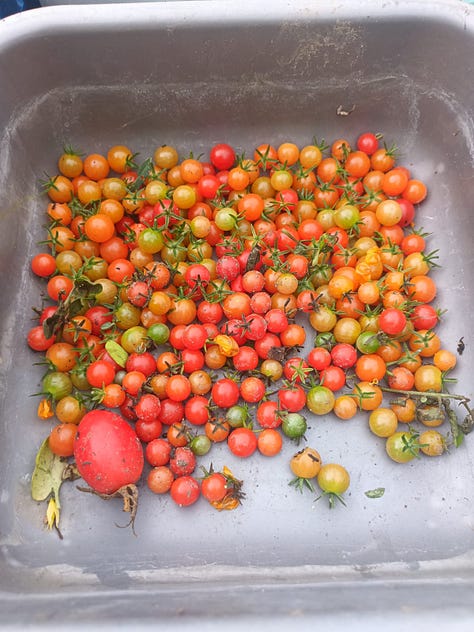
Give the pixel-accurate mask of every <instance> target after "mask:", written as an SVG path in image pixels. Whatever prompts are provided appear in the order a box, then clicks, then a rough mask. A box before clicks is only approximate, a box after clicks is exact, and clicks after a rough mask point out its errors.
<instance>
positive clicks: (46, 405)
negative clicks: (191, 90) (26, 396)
mask: <svg viewBox="0 0 474 632" xmlns="http://www.w3.org/2000/svg"><path fill="white" fill-rule="evenodd" d="M53 415H54V413H53V409H52V407H51V404H50V402H49V400H47V399H42V400H41V401H40V403H39V405H38V417H39V418H40V419H49V417H52V416H53Z"/></svg>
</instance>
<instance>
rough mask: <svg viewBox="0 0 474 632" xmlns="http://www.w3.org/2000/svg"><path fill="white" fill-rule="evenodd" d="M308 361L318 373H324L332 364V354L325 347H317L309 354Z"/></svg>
mask: <svg viewBox="0 0 474 632" xmlns="http://www.w3.org/2000/svg"><path fill="white" fill-rule="evenodd" d="M307 361H308V364H309V366H312V367H313V369H316V371H322V370H323V369H325V368H326V367H328V366H329V365H330V364H331V354H330V353H329V351H328V350H327V349H325V348H324V347H315V348H314V349H311V351H310V352H309V353H308V357H307Z"/></svg>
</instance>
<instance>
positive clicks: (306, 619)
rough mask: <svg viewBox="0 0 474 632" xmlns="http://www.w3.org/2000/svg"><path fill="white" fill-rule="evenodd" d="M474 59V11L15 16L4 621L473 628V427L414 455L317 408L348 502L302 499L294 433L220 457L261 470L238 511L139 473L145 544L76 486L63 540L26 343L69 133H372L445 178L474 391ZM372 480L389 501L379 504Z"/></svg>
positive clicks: (103, 140)
mask: <svg viewBox="0 0 474 632" xmlns="http://www.w3.org/2000/svg"><path fill="white" fill-rule="evenodd" d="M473 60H474V13H473V11H472V9H471V8H470V7H468V6H467V5H465V4H463V3H460V2H454V1H444V2H430V3H420V2H407V1H405V2H403V1H402V2H385V3H383V5H382V4H380V5H378V3H371V2H340V3H337V4H335V3H333V2H318V3H314V2H291V3H289V2H283V1H279V0H273V1H272V2H247V1H241V2H239V3H235V2H176V3H173V2H168V3H157V4H142V5H140V4H130V5H117V6H114V7H113V10H111V8H110V6H84V7H57V8H56V7H55V8H44V9H39V10H37V11H31V12H28V13H27V14H23V15H17V16H13V17H11V18H8V19H7V20H5V21H3V22H2V23H0V209H1V214H0V223H1V228H0V271H1V278H0V282H1V297H2V298H1V301H0V311H1V317H0V323H1V346H0V353H1V358H0V359H1V362H0V380H1V381H0V384H1V389H0V390H1V402H0V415H1V424H0V485H1V489H0V502H1V511H0V538H1V539H0V555H1V557H0V591H1V592H0V621H1V622H3V623H4V624H5V625H7V624H11V625H18V626H21V627H24V626H25V625H26V624H34V625H36V626H38V627H42V626H45V627H46V626H48V627H49V626H50V624H51V623H53V624H54V625H55V626H59V625H60V624H63V625H65V626H72V625H73V624H75V623H82V624H86V625H92V624H94V625H96V626H99V625H100V626H101V627H106V626H107V625H110V626H111V627H114V626H115V627H116V626H117V625H118V624H128V625H131V624H132V622H133V624H134V626H135V627H138V625H139V624H140V625H148V624H149V625H154V626H155V627H156V626H157V625H159V624H162V625H163V626H164V627H166V628H167V629H169V628H170V627H171V626H172V625H175V626H177V627H183V628H187V627H188V626H191V625H193V626H194V625H197V626H198V629H202V630H204V629H210V628H214V627H216V629H217V626H218V625H219V626H220V627H221V626H222V625H224V624H225V625H226V626H227V628H228V629H238V628H242V627H243V626H244V625H252V623H253V624H255V622H256V621H258V622H259V624H260V626H261V629H264V628H266V627H267V626H268V627H270V626H272V627H273V628H274V629H275V628H281V629H283V626H284V625H285V626H288V625H291V627H292V629H294V627H296V626H297V625H298V626H301V625H305V624H308V625H309V624H311V625H313V624H314V622H315V620H316V619H317V620H318V621H319V623H320V624H321V623H324V624H325V625H326V626H327V627H329V628H330V629H331V626H332V628H334V627H339V626H340V627H341V628H342V627H347V626H348V625H350V626H351V627H358V626H359V625H362V624H363V625H364V626H365V629H367V626H374V627H375V626H376V625H379V624H382V625H384V627H385V628H386V629H400V625H401V624H402V623H403V622H404V621H405V619H407V618H408V619H409V620H410V621H411V622H412V623H415V624H416V625H417V626H418V629H425V628H427V627H428V626H432V625H433V624H437V625H441V624H443V625H446V624H449V629H468V628H470V629H472V625H474V607H473V589H474V555H473V548H474V511H473V507H472V502H473V497H474V494H473V492H474V484H473V455H474V443H473V441H472V438H471V439H470V438H468V439H467V441H466V442H465V444H464V446H463V447H461V448H460V449H458V450H452V451H451V452H450V454H448V455H447V456H445V457H443V458H442V459H439V460H437V459H432V460H428V459H424V460H423V461H416V462H412V463H411V464H408V465H406V466H399V465H397V464H395V463H392V462H389V461H388V459H387V458H386V457H385V455H384V451H383V444H382V442H381V441H380V440H379V439H377V438H376V437H374V436H373V435H371V434H370V432H369V431H368V428H367V424H366V422H364V420H363V418H360V419H358V420H353V421H351V422H348V423H341V422H337V421H336V420H335V419H333V418H331V417H328V418H323V419H318V420H314V419H313V420H311V429H310V431H309V432H308V441H309V443H310V444H311V445H314V446H315V447H318V448H319V449H320V451H321V453H322V454H323V455H324V456H325V460H326V461H340V462H342V463H344V464H345V465H346V466H347V468H348V469H349V471H350V472H351V475H352V485H351V493H350V494H349V495H348V497H347V507H346V508H344V507H342V506H340V507H338V508H337V509H336V510H332V511H330V510H329V508H327V507H326V506H325V505H324V504H322V503H321V502H319V503H315V502H313V498H312V497H311V495H307V494H304V495H299V494H297V493H295V492H294V491H293V490H292V489H291V488H288V485H287V484H288V480H289V478H290V472H289V470H288V466H287V461H288V458H289V456H290V455H291V454H292V453H293V452H294V451H295V450H294V446H286V447H285V450H284V452H283V453H282V455H281V457H278V458H277V459H275V460H272V462H268V461H266V460H265V459H264V458H263V457H261V458H258V457H254V458H252V459H251V460H250V461H248V462H243V461H242V462H236V461H234V460H233V459H231V458H230V457H229V456H228V455H227V453H226V452H225V451H219V450H217V451H216V452H213V453H212V460H213V462H214V465H215V466H219V467H220V466H222V465H223V464H227V465H229V466H230V467H232V468H233V469H234V470H235V473H236V474H237V475H239V476H241V477H242V478H244V479H245V490H246V492H247V498H246V500H245V503H244V505H243V506H242V507H241V508H240V509H239V510H238V511H235V512H227V513H225V512H224V513H217V512H213V511H212V510H211V509H210V508H208V507H206V506H204V505H203V504H202V503H198V504H196V505H194V506H193V507H191V508H188V509H178V508H177V507H175V506H173V505H172V503H171V502H170V501H169V500H166V499H165V500H163V499H159V498H156V497H152V494H151V493H149V492H147V490H146V489H145V486H144V485H143V486H142V489H141V495H142V498H141V506H140V509H139V513H138V518H137V522H136V530H137V537H135V536H133V535H132V533H131V532H130V530H129V529H120V528H116V526H115V523H119V524H120V523H121V521H125V517H124V514H122V512H121V508H120V504H119V502H118V501H117V502H116V503H115V502H109V503H105V502H103V501H101V500H99V499H98V498H94V497H91V496H89V495H86V494H81V493H79V492H78V491H77V490H76V489H75V487H74V486H73V485H70V486H68V487H65V488H64V489H63V492H62V507H63V510H62V518H61V520H62V532H63V534H64V539H63V540H62V541H60V540H59V539H58V538H57V537H56V535H55V534H54V533H51V532H49V531H47V530H45V529H44V528H43V526H42V518H43V512H44V505H41V506H40V505H36V504H35V503H33V502H32V501H31V499H30V492H29V480H30V479H29V477H30V473H31V471H32V467H33V463H34V455H35V452H36V450H37V448H38V446H39V443H40V442H41V440H42V437H43V436H44V434H45V428H46V427H49V425H48V422H39V421H38V419H37V418H36V405H37V400H36V399H35V398H32V397H30V394H31V393H34V392H35V391H36V390H37V388H38V384H39V381H40V378H41V374H42V368H41V367H37V366H36V367H32V363H33V362H34V360H35V357H34V354H33V353H32V352H30V351H29V350H28V349H27V347H26V344H25V335H26V333H27V331H28V329H29V327H30V326H31V324H32V321H31V317H32V312H31V305H34V304H36V305H38V304H39V302H40V298H39V296H40V290H41V283H39V282H38V281H37V280H35V279H33V278H32V276H31V274H30V272H29V260H30V258H31V256H32V254H33V253H35V252H37V251H38V246H37V245H36V243H37V241H38V240H39V239H41V238H42V237H43V230H44V229H43V228H42V224H43V223H44V215H43V214H44V205H45V201H44V199H42V198H41V195H40V193H39V184H38V181H39V178H40V177H41V175H42V173H43V171H47V172H49V173H52V172H54V170H55V160H56V157H57V155H58V153H59V151H60V149H61V147H62V145H63V143H64V142H69V143H72V144H73V145H75V146H79V147H81V148H82V149H83V150H84V151H106V150H107V148H108V147H109V146H111V145H112V144H115V143H118V142H123V143H126V144H129V145H130V146H131V147H132V148H133V149H134V151H140V152H141V153H142V155H143V156H146V155H149V154H151V152H152V151H153V149H154V148H155V147H156V146H158V145H159V144H163V143H172V144H175V145H176V146H177V147H178V148H179V149H180V150H181V151H182V152H188V151H189V150H192V151H193V152H194V153H195V154H199V153H201V152H202V151H206V150H207V148H208V147H209V146H210V145H211V144H212V143H215V142H218V141H228V142H231V143H233V144H234V145H235V146H236V147H237V148H238V149H239V151H247V152H248V151H250V150H251V149H252V148H253V147H254V146H256V145H257V144H259V143H261V142H267V141H270V142H274V143H278V142H281V141H284V140H288V139H292V140H295V141H296V142H298V143H299V144H303V143H307V142H308V141H310V140H311V138H312V136H313V135H316V136H318V137H322V136H324V137H325V138H326V139H333V138H335V137H339V136H346V137H348V138H349V139H350V140H355V138H356V136H357V135H358V134H359V133H361V132H363V131H367V130H374V131H381V132H383V133H384V137H385V138H386V139H387V141H388V142H392V141H393V142H396V143H397V144H398V146H399V147H400V151H401V155H402V156H403V160H404V161H405V163H406V164H407V166H410V167H412V168H413V169H414V171H415V173H416V175H417V176H419V177H420V178H422V179H423V180H424V181H425V182H427V184H428V186H429V191H430V194H429V199H428V200H427V202H426V203H425V204H423V205H422V207H421V209H420V211H419V213H418V218H417V219H418V224H419V225H422V226H424V228H425V229H426V230H427V231H430V232H433V233H434V235H433V237H431V240H430V247H432V249H435V248H439V249H440V263H441V264H442V268H441V269H440V270H437V271H436V273H435V274H436V279H437V282H438V285H439V287H440V291H439V299H438V304H439V305H440V306H442V307H447V308H448V310H449V311H448V313H447V315H446V316H445V317H444V318H443V324H442V325H441V327H440V332H441V335H442V337H443V339H444V340H445V341H446V344H447V345H448V346H450V348H453V349H455V348H456V342H457V340H458V339H459V338H460V337H461V336H464V340H465V343H466V351H465V353H464V355H463V357H462V359H461V361H460V363H459V368H458V369H457V370H456V377H457V378H458V380H459V382H458V385H457V386H456V387H455V388H456V391H458V392H462V393H465V394H467V395H472V394H473V387H472V349H473V342H474V339H473V338H472V330H473V326H474V319H473V316H472V314H473V310H472V293H473V288H474V272H473V271H474V257H473V250H472V242H473V237H474V227H473V222H472V204H473V202H472V201H473V199H474V177H473V162H474V124H473V119H472V111H473V108H474V92H473V89H472V86H473V85H474V69H473V64H474V62H473ZM341 108H342V109H343V110H346V111H349V110H352V112H351V114H350V115H348V116H341V115H338V114H337V112H338V109H339V110H340V109H341ZM376 487H385V489H386V492H385V495H384V496H383V497H382V498H379V499H369V498H367V497H366V496H365V494H364V492H365V491H367V490H369V489H373V488H376Z"/></svg>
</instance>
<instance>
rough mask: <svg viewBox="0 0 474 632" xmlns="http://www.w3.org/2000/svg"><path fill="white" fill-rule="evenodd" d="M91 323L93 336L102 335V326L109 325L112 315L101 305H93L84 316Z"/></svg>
mask: <svg viewBox="0 0 474 632" xmlns="http://www.w3.org/2000/svg"><path fill="white" fill-rule="evenodd" d="M84 316H86V317H87V318H89V320H90V321H91V323H92V330H91V333H93V334H94V335H95V336H100V334H101V333H102V329H101V327H102V325H105V324H106V323H111V322H112V320H113V314H112V312H111V311H110V309H107V307H104V306H103V305H94V307H90V308H89V309H88V310H87V312H86V313H85V314H84Z"/></svg>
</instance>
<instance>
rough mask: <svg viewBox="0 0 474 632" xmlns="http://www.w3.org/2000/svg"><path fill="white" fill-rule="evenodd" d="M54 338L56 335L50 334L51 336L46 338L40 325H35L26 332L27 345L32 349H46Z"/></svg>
mask: <svg viewBox="0 0 474 632" xmlns="http://www.w3.org/2000/svg"><path fill="white" fill-rule="evenodd" d="M55 340H56V336H54V335H53V336H51V338H46V336H45V335H44V330H43V326H42V325H37V326H36V327H32V329H30V331H29V332H28V338H27V341H28V345H29V346H30V347H31V349H33V350H34V351H46V349H49V347H50V346H51V345H52V344H53V343H54V341H55Z"/></svg>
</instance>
